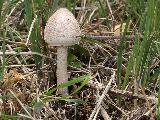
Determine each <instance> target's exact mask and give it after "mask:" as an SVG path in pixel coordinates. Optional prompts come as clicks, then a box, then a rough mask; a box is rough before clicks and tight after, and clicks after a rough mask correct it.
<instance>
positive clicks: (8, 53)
mask: <svg viewBox="0 0 160 120" xmlns="http://www.w3.org/2000/svg"><path fill="white" fill-rule="evenodd" d="M5 55H39V56H42V57H46V58H49V59H53V58H51V57H48V56H46V55H43V54H40V53H37V52H32V51H28V52H15V51H9V52H8V51H6V52H5ZM0 56H3V52H0Z"/></svg>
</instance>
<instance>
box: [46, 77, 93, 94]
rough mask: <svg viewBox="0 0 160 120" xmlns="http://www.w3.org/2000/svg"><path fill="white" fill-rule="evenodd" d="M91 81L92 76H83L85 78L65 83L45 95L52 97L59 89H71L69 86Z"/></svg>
mask: <svg viewBox="0 0 160 120" xmlns="http://www.w3.org/2000/svg"><path fill="white" fill-rule="evenodd" d="M90 79H92V77H91V75H83V76H80V77H78V78H74V79H72V80H70V81H68V82H66V83H63V84H61V85H59V86H58V87H56V88H53V89H51V90H49V91H47V92H45V94H46V95H52V93H53V92H54V91H56V90H57V89H60V88H66V87H69V86H71V85H74V84H76V83H79V82H83V81H85V83H86V81H88V80H90Z"/></svg>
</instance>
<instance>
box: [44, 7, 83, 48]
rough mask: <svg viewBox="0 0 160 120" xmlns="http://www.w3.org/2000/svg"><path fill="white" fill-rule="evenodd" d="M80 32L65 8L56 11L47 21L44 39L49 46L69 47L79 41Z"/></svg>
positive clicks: (74, 20) (71, 15)
mask: <svg viewBox="0 0 160 120" xmlns="http://www.w3.org/2000/svg"><path fill="white" fill-rule="evenodd" d="M80 35H81V30H80V27H79V24H78V22H77V20H76V19H75V17H74V16H73V14H72V13H71V12H70V11H69V10H68V9H66V8H60V9H58V10H57V11H56V12H55V13H54V14H53V15H52V16H51V17H50V18H49V20H48V22H47V24H46V27H45V30H44V39H45V41H46V42H47V43H48V45H49V46H51V47H52V46H71V45H74V44H76V43H78V42H79V41H80V37H79V36H80Z"/></svg>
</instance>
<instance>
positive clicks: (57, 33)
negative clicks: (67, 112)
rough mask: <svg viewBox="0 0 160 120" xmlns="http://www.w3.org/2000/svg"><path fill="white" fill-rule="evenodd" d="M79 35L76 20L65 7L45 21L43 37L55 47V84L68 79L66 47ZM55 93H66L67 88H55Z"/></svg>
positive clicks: (77, 38) (77, 39) (76, 41)
mask: <svg viewBox="0 0 160 120" xmlns="http://www.w3.org/2000/svg"><path fill="white" fill-rule="evenodd" d="M80 35H81V30H80V27H79V24H78V22H77V20H76V19H75V17H74V16H73V14H72V13H71V12H70V11H69V10H68V9H66V8H60V9H58V10H57V11H56V12H55V13H54V14H53V15H52V16H51V17H50V18H49V20H48V21H47V24H46V27H45V30H44V39H45V41H46V42H47V43H48V45H49V46H50V47H54V46H56V47H57V71H56V74H57V85H60V84H62V83H66V82H67V81H68V74H67V49H68V46H71V45H74V44H77V43H78V42H79V41H80V37H79V36H80ZM57 94H62V95H66V94H68V88H61V89H59V90H57Z"/></svg>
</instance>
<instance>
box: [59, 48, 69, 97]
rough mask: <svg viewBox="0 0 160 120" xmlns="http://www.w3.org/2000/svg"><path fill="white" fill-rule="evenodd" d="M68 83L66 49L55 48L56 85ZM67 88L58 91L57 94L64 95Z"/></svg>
mask: <svg viewBox="0 0 160 120" xmlns="http://www.w3.org/2000/svg"><path fill="white" fill-rule="evenodd" d="M67 81H68V74H67V47H65V46H63V47H61V46H58V47H57V85H60V84H62V83H66V82H67ZM67 93H68V88H63V89H59V90H58V91H57V94H62V95H66V94H67Z"/></svg>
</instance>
